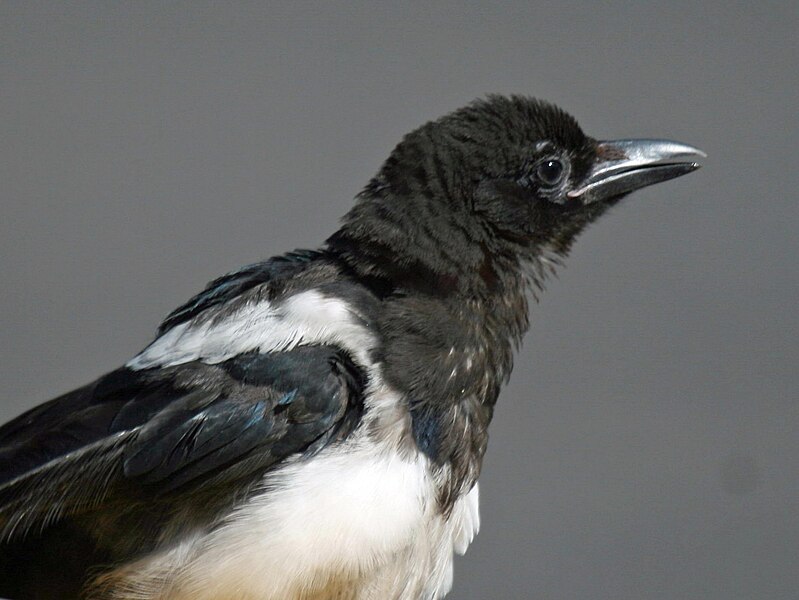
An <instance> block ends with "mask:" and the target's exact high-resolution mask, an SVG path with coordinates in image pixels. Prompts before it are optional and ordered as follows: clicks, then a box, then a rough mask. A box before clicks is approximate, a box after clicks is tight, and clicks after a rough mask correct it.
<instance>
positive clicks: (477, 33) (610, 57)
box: [0, 2, 799, 600]
mask: <svg viewBox="0 0 799 600" xmlns="http://www.w3.org/2000/svg"><path fill="white" fill-rule="evenodd" d="M797 25H799V17H798V16H797V8H796V4H795V3H790V2H785V3H779V4H777V3H774V4H770V3H762V4H760V5H759V6H757V7H750V6H747V5H745V4H737V5H736V4H733V3H730V2H723V3H718V4H715V5H712V4H709V3H702V4H701V5H699V4H697V3H657V4H654V3H653V4H650V5H644V4H637V5H633V4H622V3H615V4H603V5H602V7H600V6H599V3H596V4H595V3H588V2H585V3H567V2H558V3H553V4H533V3H508V4H505V3H503V4H494V3H491V4H489V3H486V4H484V5H481V4H476V3H463V4H436V5H435V6H433V7H430V6H427V5H423V4H421V3H419V4H414V5H412V6H408V7H405V8H398V7H395V6H389V5H388V4H373V3H368V4H367V3H364V4H355V3H352V4H350V3H347V4H338V5H331V4H306V3H293V4H274V5H266V4H261V5H250V4H221V3H217V4H200V3H190V4H180V3H170V4H169V5H166V4H160V3H158V4H155V3H124V4H121V3H120V4H117V3H107V4H75V3H71V4H69V5H66V4H61V3H50V4H47V3H45V4H42V3H34V2H19V3H14V2H4V3H2V4H0V128H2V129H0V131H1V134H0V135H1V137H2V143H0V152H2V157H1V160H0V194H1V197H2V206H1V207H0V217H1V222H0V248H1V249H2V261H0V281H2V289H1V291H0V334H1V335H2V344H0V386H1V387H0V418H2V420H5V419H8V418H10V417H12V416H14V415H15V414H17V413H19V412H20V411H22V410H23V409H25V408H28V407H30V406H32V405H34V404H36V403H39V402H41V401H43V400H46V399H48V398H50V397H52V396H54V395H56V394H58V393H60V392H64V391H67V390H69V389H71V388H73V387H75V386H78V385H80V384H82V383H85V382H87V381H89V380H90V379H92V378H94V377H96V376H98V375H100V374H101V373H103V372H105V371H107V370H110V369H112V368H114V367H116V366H117V365H119V364H120V363H122V362H123V361H125V360H126V359H127V358H129V357H130V356H131V355H132V354H133V353H135V352H136V351H137V350H138V349H140V348H141V347H142V346H143V345H144V344H145V343H146V342H148V340H149V339H150V337H151V335H152V333H153V332H154V327H155V325H156V323H157V322H158V320H159V318H161V317H162V316H164V315H165V314H166V313H167V312H168V311H169V310H170V309H171V308H173V307H174V306H175V305H177V304H178V303H180V302H181V301H183V300H184V299H186V298H187V296H189V295H190V294H191V293H193V292H195V291H197V290H198V289H199V288H200V286H202V285H203V284H204V283H205V282H206V281H207V280H209V279H211V278H212V277H215V276H216V275H218V274H221V273H222V272H225V271H227V270H230V269H232V268H234V267H237V266H238V265H241V264H244V263H247V262H251V261H254V260H257V259H260V258H263V257H268V256H270V255H273V254H276V253H280V252H282V251H285V250H288V249H292V248H295V247H313V246H316V245H317V244H318V243H319V242H321V241H322V240H323V239H324V238H325V237H326V236H327V235H328V234H329V233H330V232H332V231H333V230H334V228H335V227H336V222H337V219H338V217H339V216H340V215H341V214H343V213H344V212H345V211H346V210H347V208H348V207H349V206H350V204H351V198H352V197H353V196H354V194H355V193H357V192H358V191H359V189H360V187H361V186H362V185H363V184H364V183H365V182H366V181H367V180H368V178H369V177H370V176H371V175H372V174H373V173H374V172H375V170H376V169H377V168H378V166H379V164H380V162H381V161H382V160H383V158H384V157H385V156H386V155H387V153H388V152H389V151H390V149H391V148H392V147H393V145H394V144H395V143H396V142H397V141H398V140H399V138H400V136H401V135H402V134H403V133H405V132H406V131H408V130H410V129H412V128H414V127H416V126H417V125H419V124H421V123H422V122H424V121H425V120H427V119H430V118H434V117H437V116H438V115H440V114H442V113H444V112H447V111H449V110H452V109H454V108H456V107H458V106H460V105H462V104H464V103H466V102H468V101H469V100H471V99H472V98H474V97H476V96H479V95H482V94H485V93H488V92H505V93H510V92H519V93H526V94H533V95H536V96H540V97H543V98H547V99H550V100H552V101H556V102H558V103H559V104H561V105H562V106H563V107H564V108H566V109H567V110H569V111H571V112H572V113H573V114H575V115H576V116H577V117H578V118H579V119H580V121H581V123H582V124H583V126H584V128H585V129H586V131H588V132H589V133H591V134H592V135H594V136H597V137H600V138H609V137H634V136H643V137H671V138H675V139H679V140H683V141H686V142H689V143H692V144H695V145H697V146H699V147H701V148H703V149H704V150H705V151H707V152H708V154H709V158H708V160H707V162H706V164H707V166H706V167H705V168H704V169H702V170H701V171H699V172H698V173H696V174H693V175H691V176H689V177H685V178H683V179H680V180H678V181H673V182H669V183H667V184H663V185H660V186H657V187H654V188H649V189H647V190H645V191H642V192H640V193H638V194H636V195H634V196H633V197H632V198H630V199H629V200H628V201H627V202H625V204H624V206H622V207H621V208H619V209H617V210H616V211H614V213H613V214H612V215H610V216H608V217H606V218H605V219H604V220H603V221H602V222H600V223H599V224H597V225H595V226H594V227H593V228H592V229H591V230H590V231H588V232H587V233H586V234H585V235H584V236H583V237H582V239H581V240H580V242H579V243H578V244H577V246H576V248H575V250H574V252H573V255H572V257H571V259H570V260H569V261H568V266H567V268H566V269H565V270H562V271H561V273H560V277H559V280H557V281H553V282H552V283H551V284H550V286H549V287H550V289H549V291H548V293H546V294H545V295H544V296H543V297H542V300H541V302H540V304H538V305H537V306H534V310H533V313H532V321H533V325H532V330H531V332H530V334H529V335H528V337H527V340H526V345H525V347H524V349H523V351H522V352H521V354H520V356H519V358H518V360H517V366H516V371H515V373H514V377H513V380H512V383H511V385H510V386H509V388H508V389H507V390H506V391H505V393H504V395H503V397H502V398H501V401H500V405H499V407H498V411H497V413H496V420H495V422H494V424H493V426H492V440H491V444H490V447H489V452H488V455H487V457H486V462H485V468H484V475H483V477H482V480H481V484H482V515H483V531H482V533H481V534H480V536H479V537H478V538H477V540H476V542H475V544H474V545H473V546H472V548H471V549H470V551H469V553H468V554H467V556H466V557H465V558H464V559H462V560H459V561H458V563H457V565H456V583H455V589H454V592H453V594H452V596H451V597H452V598H455V599H459V600H466V599H478V598H486V599H487V598H544V599H570V600H573V599H586V600H588V599H590V600H597V599H605V598H607V599H626V598H629V599H650V598H651V599H665V598H669V599H672V598H674V599H686V598H697V599H699V598H702V599H707V598H710V599H724V600H730V599H738V598H740V599H764V598H769V599H771V598H786V599H787V598H797V597H799V591H797V590H799V557H798V556H797V555H798V554H799V435H797V427H798V426H799V403H797V391H796V390H797V384H799V364H797V356H799V344H797V332H798V330H799V311H797V306H796V301H797V295H798V294H797V292H799V270H798V269H797V255H798V251H799V241H797V234H796V232H797V226H799V207H798V206H797V190H799V178H798V177H797V167H796V146H797V126H796V111H797V106H799V97H797V96H799V94H798V93H797V91H798V89H799V86H797V59H799V53H797V35H796V30H797Z"/></svg>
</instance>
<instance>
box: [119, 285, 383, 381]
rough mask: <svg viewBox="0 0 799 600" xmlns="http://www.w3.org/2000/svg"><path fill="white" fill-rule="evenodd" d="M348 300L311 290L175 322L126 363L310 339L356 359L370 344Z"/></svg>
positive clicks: (218, 355) (169, 361)
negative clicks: (336, 347) (218, 316)
mask: <svg viewBox="0 0 799 600" xmlns="http://www.w3.org/2000/svg"><path fill="white" fill-rule="evenodd" d="M359 321H360V320H359V318H358V317H357V315H356V314H355V313H354V311H353V309H352V307H350V305H349V304H347V303H346V302H344V301H343V300H341V299H338V298H328V297H325V296H323V295H322V294H321V293H319V292H318V291H316V290H309V291H307V292H301V293H299V294H296V295H294V296H291V297H289V298H287V299H286V300H285V301H283V302H282V303H280V304H273V303H270V302H267V301H262V302H258V303H254V304H247V305H244V306H242V307H241V308H240V309H239V310H238V311H236V312H234V313H232V314H231V315H230V316H228V317H227V318H224V319H221V320H215V319H213V318H210V319H209V318H207V317H206V318H203V319H196V318H195V319H192V320H191V321H187V322H185V323H181V324H180V325H176V326H175V327H173V328H172V329H170V330H169V331H167V332H166V333H164V334H163V335H162V336H161V337H159V338H157V339H156V340H155V341H154V342H153V343H152V344H150V345H149V346H147V348H145V349H144V350H143V351H142V352H141V353H140V354H138V355H137V356H135V357H134V358H133V359H131V360H130V361H129V362H128V363H127V365H126V366H127V367H128V368H130V369H134V370H139V369H147V368H151V367H168V366H173V365H179V364H182V363H186V362H190V361H192V360H202V361H204V362H206V363H210V364H214V363H219V362H222V361H224V360H227V359H229V358H232V357H233V356H236V355H237V354H241V353H242V352H250V351H253V350H258V351H261V352H269V351H274V350H288V349H291V348H294V347H295V346H299V345H304V344H314V343H336V344H339V345H340V346H342V347H343V348H346V349H347V350H348V351H350V352H351V353H352V354H353V356H354V357H355V358H356V359H358V361H359V362H360V363H361V364H367V363H368V356H367V355H368V352H369V349H370V348H371V347H372V345H373V338H372V335H371V333H370V332H369V330H368V329H367V328H366V327H365V326H364V325H363V324H362V323H361V322H359Z"/></svg>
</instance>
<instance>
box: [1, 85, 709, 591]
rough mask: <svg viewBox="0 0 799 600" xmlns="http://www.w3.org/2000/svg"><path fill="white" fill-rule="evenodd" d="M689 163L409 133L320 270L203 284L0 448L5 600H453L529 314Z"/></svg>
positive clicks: (431, 129) (250, 273)
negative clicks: (546, 291)
mask: <svg viewBox="0 0 799 600" xmlns="http://www.w3.org/2000/svg"><path fill="white" fill-rule="evenodd" d="M699 155H700V153H699V152H698V151H696V150H695V149H693V148H690V147H688V146H685V145H682V144H677V143H672V142H662V141H653V140H649V141H646V140H642V141H623V142H613V143H610V142H608V143H605V142H597V141H596V140H594V139H592V138H590V137H588V136H586V135H585V134H584V133H583V132H582V130H581V129H580V127H579V126H578V125H577V123H576V121H575V120H574V119H573V118H572V117H570V116H569V115H567V114H566V113H564V112H563V111H561V110H560V109H558V108H556V107H554V106H552V105H550V104H546V103H543V102H539V101H537V100H533V99H529V98H523V97H511V98H505V97H500V96H492V97H489V98H488V99H486V100H480V101H477V102H475V103H473V104H471V105H469V106H467V107H466V108H463V109H461V110H458V111H456V112H454V113H452V114H450V115H447V116H445V117H443V118H441V119H439V120H437V121H433V122H430V123H428V124H426V125H424V126H422V127H421V128H419V129H417V130H416V131H414V132H412V133H410V134H409V135H407V136H406V137H405V138H404V139H403V140H402V142H401V143H400V144H399V145H398V146H397V147H396V149H395V150H394V151H393V152H392V154H391V156H390V157H389V158H388V160H387V161H386V162H385V164H384V165H383V167H382V168H381V170H380V172H379V173H378V175H377V176H376V177H375V178H374V179H372V181H370V182H369V184H368V185H367V186H366V188H365V189H364V190H363V192H361V194H360V195H359V196H358V198H357V203H356V205H355V207H354V208H353V209H352V210H351V211H350V212H349V213H348V214H347V215H346V216H345V217H344V221H343V224H342V226H341V228H340V229H339V230H338V231H337V232H336V233H334V234H333V235H332V236H331V237H330V238H329V239H328V240H327V242H326V243H325V244H324V245H323V247H322V248H321V249H320V250H316V251H296V252H293V253H290V254H286V255H284V256H281V257H276V258H272V259H269V260H267V261H265V262H262V263H258V264H255V265H251V266H248V267H244V268H243V269H240V270H238V271H236V272H233V273H231V274H229V275H226V276H224V277H221V278H219V279H217V280H215V281H213V282H211V283H210V284H209V285H208V287H207V288H206V289H205V290H204V291H203V292H201V293H200V294H198V295H197V296H195V297H194V298H192V299H191V300H189V301H188V302H187V303H186V304H184V305H183V306H181V307H180V308H178V309H176V310H175V311H174V312H173V313H172V314H170V315H169V316H168V317H167V318H166V319H165V320H164V322H163V323H162V324H161V326H160V328H159V329H158V337H157V338H156V340H155V341H154V342H153V343H152V344H151V345H150V346H149V347H148V348H146V349H145V350H143V351H142V352H141V353H140V354H138V355H137V356H136V357H135V358H134V359H132V360H131V361H130V362H129V363H128V364H127V365H126V366H124V367H122V368H120V369H118V370H116V371H113V372H112V373H109V374H108V375H105V376H104V377H101V378H100V379H98V380H97V381H95V382H94V383H92V384H89V385H87V386H85V387H83V388H80V389H78V390H76V391H74V392H71V393H69V394H66V395H64V396H61V397H59V398H56V399H55V400H52V401H50V402H48V403H46V404H43V405H41V406H39V407H37V408H34V409H33V410H31V411H29V412H28V413H25V414H24V415H22V416H20V417H18V418H17V419H15V420H14V421H12V422H10V423H8V424H6V425H5V426H4V427H2V428H0V595H3V596H8V597H11V598H55V597H58V598H77V597H82V596H83V595H86V596H87V597H93V598H119V599H127V598H131V599H132V598H153V599H154V598H176V599H177V598H183V597H196V598H200V599H202V598H206V597H207V598H213V597H217V596H219V595H220V594H224V593H230V594H234V593H235V594H238V595H236V597H237V598H242V599H249V598H253V599H255V598H260V599H263V598H320V599H321V598H326V597H333V590H335V593H336V594H340V596H336V597H342V598H344V597H346V598H351V599H353V600H354V599H356V598H357V599H364V600H365V599H369V598H374V599H376V598H381V599H383V598H403V599H415V598H440V597H443V595H444V594H446V592H447V591H448V589H449V587H448V583H447V582H448V576H447V572H448V569H451V556H452V551H453V549H455V550H457V551H462V550H465V546H466V544H468V541H469V540H470V539H471V536H472V535H474V533H475V532H476V529H477V524H476V518H477V517H476V501H477V496H476V492H475V493H474V494H472V493H471V491H472V490H473V489H474V488H475V485H476V482H477V478H478V476H479V474H480V467H481V463H482V458H483V455H484V452H485V449H486V443H487V429H488V425H489V423H490V421H491V417H492V413H493V410H494V405H495V403H496V401H497V397H498V395H499V392H500V388H501V386H502V384H503V383H504V382H505V381H506V380H507V378H508V376H509V375H510V372H511V368H512V356H513V350H514V347H515V346H516V345H517V344H518V343H519V342H520V340H521V338H522V335H523V334H524V332H525V330H526V329H527V298H528V295H529V293H530V292H531V291H533V292H535V291H536V290H538V289H541V284H542V281H543V280H544V278H545V277H546V275H547V274H548V273H549V272H550V271H551V270H552V269H553V268H554V266H555V265H556V264H557V263H558V261H559V260H560V259H561V257H563V256H565V254H566V253H567V252H568V250H569V248H570V247H571V245H572V243H573V241H574V239H575V237H576V235H577V234H578V233H579V232H580V231H582V230H583V229H584V228H585V227H586V226H587V225H588V224H589V223H591V222H593V221H594V220H596V219H597V218H598V217H599V216H600V215H601V214H603V213H604V212H605V211H606V210H607V209H608V208H609V207H610V206H612V205H613V204H615V203H616V202H617V201H618V200H619V199H620V198H621V197H622V196H623V195H624V194H626V193H627V192H629V191H632V190H633V189H636V188H639V187H643V186H644V185H649V184H651V183H656V182H658V181H662V180H665V179H669V178H671V177H675V176H678V175H681V174H683V173H685V172H688V171H690V170H693V169H695V168H696V167H697V165H696V163H695V160H696V159H697V157H698V156H699ZM317 467H318V469H319V470H318V471H316V470H315V469H316V468H317ZM314 473H315V474H314ZM374 473H378V474H377V475H375V474H374ZM326 478H332V480H333V481H335V482H336V483H335V484H327V483H325V481H326ZM394 481H397V482H401V483H398V485H399V487H397V488H393V487H392V485H393V484H392V482H394ZM384 487H385V489H387V490H395V491H393V492H391V493H389V492H381V491H380V490H382V489H383V488H384ZM417 488H418V489H417ZM414 490H415V491H414ZM405 493H407V494H408V498H407V499H403V498H404V496H403V494H405ZM289 499H291V500H289ZM417 503H418V506H417ZM314 507H317V508H314ZM322 507H324V508H322ZM349 511H353V512H354V513H356V514H358V515H362V516H363V518H362V521H363V522H362V523H361V522H360V521H361V519H360V518H358V519H356V518H354V517H353V516H351V515H350V512H349ZM373 511H377V512H376V513H375V517H374V524H371V525H370V523H371V521H369V518H370V515H372V512H373ZM274 515H282V516H280V517H279V518H278V517H275V516H274ZM317 517H318V518H322V517H323V519H322V520H321V521H320V522H319V523H318V524H317V525H314V523H315V521H314V519H316V518H317ZM265 519H266V520H267V521H268V522H269V523H270V525H269V526H268V527H266V526H264V525H263V523H264V520H265ZM269 519H278V520H277V521H269ZM295 520H296V523H295ZM406 520H407V521H408V523H409V525H402V526H400V525H397V526H396V527H397V529H396V531H395V526H394V523H405V521H406ZM239 524H242V526H243V528H242V530H241V531H240V530H239V528H238V525H239ZM361 525H363V528H362V529H361V528H359V527H360V526H361ZM304 526H307V527H308V530H307V532H304V531H303V529H302V528H303V527H304ZM259 527H263V530H260V529H259ZM383 527H385V528H386V530H385V532H382V531H379V529H380V528H383ZM417 527H421V529H420V530H419V531H417ZM376 529H378V531H375V530H376ZM251 532H252V537H250V533H251ZM297 532H300V533H299V534H298V533H297ZM328 532H329V536H328ZM422 532H424V533H422ZM256 534H257V535H256ZM298 535H299V538H298ZM372 535H374V536H376V538H377V539H378V540H379V543H377V542H375V541H373V540H372V537H371V536H372ZM303 536H307V542H306V544H307V546H308V547H307V548H306V547H303V545H302V544H300V545H299V546H297V545H296V540H297V539H304V538H303ZM425 536H430V537H429V539H427V540H425V539H424V538H425ZM328 538H329V539H328ZM264 540H266V541H264ZM289 540H291V541H289ZM419 540H422V541H419ZM422 542H424V544H422ZM259 544H260V545H259ZM344 548H347V550H346V551H344V550H343V549H344ZM178 549H180V552H178ZM259 552H260V554H259ZM231 554H233V555H235V556H237V557H238V560H237V561H236V562H235V563H232V564H235V565H240V564H241V565H243V564H250V562H248V561H251V562H252V565H253V566H254V567H253V568H252V569H249V570H247V569H246V568H245V567H242V569H243V570H245V571H247V572H246V574H245V575H241V576H240V575H236V577H235V581H236V583H235V586H234V587H235V589H232V588H231V587H230V585H228V584H226V583H225V580H226V577H227V575H228V573H233V572H234V571H236V569H237V568H238V566H235V567H234V566H228V567H225V568H223V567H219V569H220V570H219V571H218V572H217V571H213V570H209V568H208V567H207V566H206V567H203V565H206V564H213V565H215V567H214V568H216V565H219V564H221V562H223V561H221V560H220V557H224V558H228V557H229V555H231ZM214 557H217V558H214ZM206 559H207V560H208V561H211V562H210V563H207V561H206ZM280 561H290V562H288V563H286V562H280ZM287 564H288V565H290V568H287V567H286V565H287ZM280 565H283V566H280ZM230 577H231V578H233V575H231V576H230ZM226 585H228V587H225V586H226ZM231 585H233V584H231ZM214 586H216V587H214Z"/></svg>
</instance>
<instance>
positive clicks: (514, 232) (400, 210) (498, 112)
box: [328, 96, 612, 296]
mask: <svg viewBox="0 0 799 600" xmlns="http://www.w3.org/2000/svg"><path fill="white" fill-rule="evenodd" d="M597 148H598V145H597V142H596V140H594V139H592V138H590V137H588V136H586V135H585V134H584V133H583V131H582V130H581V129H580V126H579V125H578V124H577V122H576V121H575V120H574V118H572V117H571V116H570V115H568V114H567V113H565V112H564V111H562V110H561V109H559V108H558V107H556V106H554V105H552V104H549V103H546V102H542V101H540V100H535V99H532V98H527V97H522V96H512V97H504V96H489V97H488V98H486V99H483V100H477V101H475V102H473V103H472V104H470V105H468V106H466V107H465V108H462V109H460V110H457V111H455V112H453V113H451V114H449V115H446V116H444V117H442V118H440V119H438V120H435V121H431V122H429V123H427V124H425V125H423V126H422V127H420V128H419V129H417V130H415V131H413V132H411V133H410V134H408V135H407V136H405V138H404V139H403V140H402V142H400V144H399V145H398V146H397V147H396V148H395V149H394V151H393V152H392V153H391V155H390V156H389V158H388V160H386V162H385V163H384V164H383V166H382V168H381V169H380V172H379V173H378V174H377V176H376V177H374V178H373V179H372V180H371V181H370V182H369V184H368V185H367V186H366V188H365V189H364V190H363V192H361V194H360V195H359V197H358V203H357V204H356V206H355V207H354V208H353V209H352V210H351V211H350V212H349V213H348V214H347V215H346V216H345V218H344V223H343V226H342V228H341V229H340V230H339V231H338V232H337V233H336V234H335V235H334V236H332V237H331V238H330V239H329V240H328V244H329V246H330V248H331V249H333V250H334V251H337V252H339V253H341V254H342V255H343V256H344V257H345V259H346V260H347V262H348V263H350V264H351V265H352V266H353V267H354V268H355V269H356V271H358V272H359V273H361V274H362V275H369V276H374V277H377V278H384V279H386V280H388V281H390V282H391V283H392V285H396V286H400V287H407V288H409V289H413V290H416V291H422V292H426V293H431V294H435V295H450V294H456V295H459V294H463V293H466V294H468V295H480V296H485V295H490V294H491V292H492V290H493V289H494V288H495V287H496V285H497V284H499V283H501V281H502V280H503V279H504V278H507V277H509V276H516V275H518V274H521V273H523V272H527V273H530V272H532V273H538V274H539V275H540V274H541V273H543V272H544V270H542V269H540V268H539V266H538V265H536V266H534V267H533V269H532V271H531V270H530V269H529V268H528V267H529V266H530V263H531V261H533V262H535V261H536V259H537V258H539V257H543V258H546V254H547V253H555V254H561V255H562V254H565V253H566V252H567V251H568V249H569V247H570V245H571V243H572V241H573V239H574V237H575V236H576V235H577V233H579V232H580V231H581V230H582V229H583V228H584V227H585V226H586V225H587V224H588V223H590V222H591V221H593V220H594V219H596V218H597V217H598V216H599V215H600V214H602V212H604V210H605V209H606V208H607V207H608V206H609V205H610V204H611V203H612V201H609V202H602V203H593V204H589V205H584V204H583V203H582V201H580V199H571V198H569V197H568V196H567V192H568V191H570V190H571V189H573V188H575V187H577V186H578V185H579V182H581V181H582V179H583V178H584V177H585V175H586V173H588V172H589V170H590V169H591V167H592V165H593V163H594V161H595V160H596V157H597ZM547 169H548V170H547ZM533 280H534V283H540V277H534V278H533Z"/></svg>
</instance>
